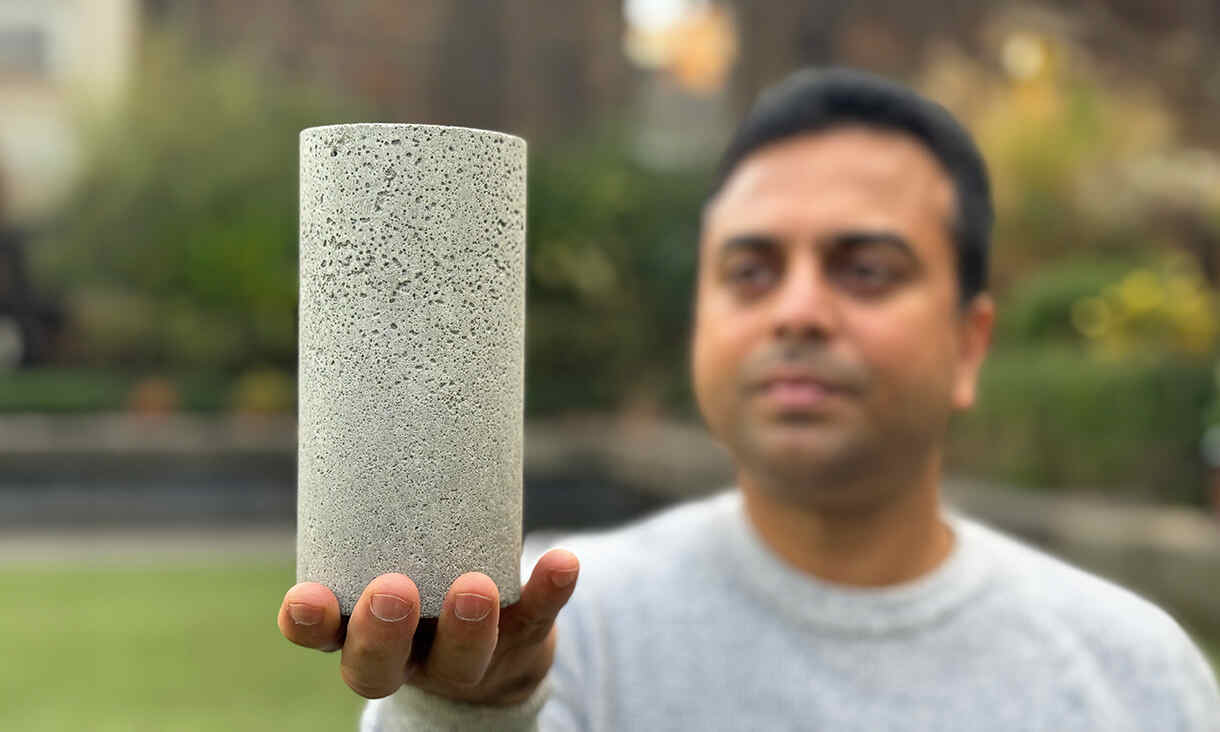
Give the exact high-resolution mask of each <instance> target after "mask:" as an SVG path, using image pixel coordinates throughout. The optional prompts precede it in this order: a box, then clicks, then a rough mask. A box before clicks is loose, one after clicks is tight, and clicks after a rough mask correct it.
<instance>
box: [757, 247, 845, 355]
mask: <svg viewBox="0 0 1220 732" xmlns="http://www.w3.org/2000/svg"><path fill="white" fill-rule="evenodd" d="M771 317H772V331H773V334H774V335H775V337H776V338H779V339H806V338H807V339H825V338H827V337H829V336H830V335H831V333H833V332H834V329H835V323H836V322H837V321H838V308H837V304H836V301H835V298H834V293H833V292H832V290H831V288H830V284H829V283H828V282H826V279H825V277H824V276H823V273H822V272H821V271H820V269H819V268H818V267H817V266H815V265H813V264H809V263H802V264H800V265H799V266H793V267H792V269H790V270H789V272H788V273H787V276H786V277H785V278H784V282H783V285H782V287H781V288H780V290H779V292H777V293H776V299H775V301H774V306H773V309H772V312H771Z"/></svg>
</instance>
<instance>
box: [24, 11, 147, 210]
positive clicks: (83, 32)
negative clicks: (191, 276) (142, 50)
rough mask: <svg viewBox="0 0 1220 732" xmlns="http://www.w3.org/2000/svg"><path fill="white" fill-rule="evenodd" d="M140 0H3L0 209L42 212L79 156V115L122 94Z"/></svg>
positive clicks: (65, 179)
mask: <svg viewBox="0 0 1220 732" xmlns="http://www.w3.org/2000/svg"><path fill="white" fill-rule="evenodd" d="M138 11H139V7H138V4H137V1H136V0H5V2H3V3H0V177H3V178H4V179H5V181H6V185H4V186H3V189H2V190H4V191H5V195H6V198H7V200H6V201H5V202H4V205H3V207H2V208H0V210H6V211H7V212H8V215H9V216H10V217H13V218H17V219H21V218H27V217H31V216H38V215H41V214H45V213H46V212H47V211H48V209H49V208H50V207H51V206H52V205H53V204H54V203H55V200H56V198H57V196H58V195H59V194H60V193H62V191H63V189H64V187H65V186H66V185H67V183H68V182H69V181H70V180H71V175H72V172H73V171H74V170H75V169H76V166H77V165H78V163H79V160H78V153H77V151H78V149H79V140H78V137H77V135H78V131H77V127H76V124H75V123H76V121H77V117H78V116H80V115H83V114H88V113H89V112H90V110H91V108H96V107H99V106H103V107H104V106H105V105H108V104H112V103H113V102H114V101H115V100H116V99H118V98H120V96H121V93H122V89H123V85H124V83H125V81H126V79H127V77H128V75H129V74H130V70H131V63H132V59H133V57H134V54H135V43H136V28H137V21H138Z"/></svg>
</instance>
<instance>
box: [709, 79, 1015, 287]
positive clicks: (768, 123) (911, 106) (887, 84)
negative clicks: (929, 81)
mask: <svg viewBox="0 0 1220 732" xmlns="http://www.w3.org/2000/svg"><path fill="white" fill-rule="evenodd" d="M843 125H864V126H869V127H880V128H883V129H890V130H896V131H899V132H905V133H908V134H910V135H912V136H914V137H915V138H916V140H918V141H919V142H921V143H923V145H924V146H925V147H926V148H927V149H928V150H930V151H931V152H932V154H933V155H934V156H935V157H936V158H937V160H939V161H940V163H941V165H942V166H944V169H945V171H946V172H947V173H948V174H949V176H950V178H952V180H953V188H954V191H955V193H956V196H955V198H956V207H955V208H956V211H955V213H954V218H953V221H952V222H951V224H950V234H951V236H952V238H953V241H954V245H955V246H956V248H957V279H958V289H959V293H960V299H961V302H962V303H966V302H969V301H970V299H971V298H973V297H974V296H975V295H977V294H978V293H979V292H981V291H983V290H985V289H986V288H987V259H988V250H989V249H990V240H991V224H992V219H993V218H994V212H993V210H992V204H991V187H990V185H989V183H988V181H987V169H986V166H985V164H984V163H983V156H982V155H981V154H980V153H979V151H978V148H977V147H975V144H974V141H973V140H972V139H971V137H970V133H968V132H967V131H966V130H965V128H963V127H962V126H961V125H960V124H959V123H958V122H957V120H955V119H954V118H953V115H951V114H950V113H949V111H948V110H946V109H945V108H944V107H942V106H940V105H939V104H937V103H935V102H933V101H930V100H928V99H925V98H924V97H921V96H920V95H919V94H917V93H916V92H914V91H913V90H911V89H909V88H908V87H906V86H903V85H901V84H898V83H895V82H893V81H889V80H887V79H884V78H882V77H880V76H876V75H875V74H870V73H866V72H863V71H856V70H852V69H844V68H829V69H803V70H801V71H797V72H796V73H794V74H792V75H791V76H789V77H788V78H787V79H785V80H783V81H782V82H780V83H779V84H776V85H775V86H773V87H771V88H770V89H767V90H766V91H764V92H763V93H762V95H761V96H759V98H758V101H757V102H756V103H755V104H754V107H753V109H751V110H750V113H749V114H748V115H747V116H746V119H745V120H744V121H743V122H742V123H741V126H739V127H738V128H737V131H736V132H735V133H734V135H733V139H732V140H731V141H730V143H729V146H728V148H727V149H726V150H725V152H724V156H723V157H722V158H721V161H720V166H719V168H718V170H717V172H716V177H715V179H714V182H713V185H712V189H711V191H710V192H709V193H708V199H709V200H710V199H711V198H712V197H714V196H715V195H716V193H717V192H718V191H719V190H720V188H721V187H722V186H723V185H724V182H725V180H726V179H727V178H728V177H729V174H730V173H732V172H733V170H734V169H735V168H736V167H737V165H738V164H739V163H741V161H742V160H743V159H745V158H746V157H748V156H749V155H750V154H751V153H753V152H754V151H755V150H757V149H758V148H760V147H763V146H764V145H767V144H769V143H772V142H776V141H778V140H782V139H784V138H787V137H791V136H793V135H797V134H801V133H805V132H816V131H820V130H825V129H828V128H831V127H836V126H843Z"/></svg>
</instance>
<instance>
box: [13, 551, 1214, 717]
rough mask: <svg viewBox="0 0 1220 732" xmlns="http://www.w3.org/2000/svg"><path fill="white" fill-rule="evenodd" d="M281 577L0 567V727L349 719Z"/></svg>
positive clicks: (333, 673) (247, 571)
mask: <svg viewBox="0 0 1220 732" xmlns="http://www.w3.org/2000/svg"><path fill="white" fill-rule="evenodd" d="M293 581H294V579H293V569H292V565H291V564H289V563H275V564H261V565H257V564H256V565H234V566H214V567H191V568H138V567H96V568H81V567H78V566H73V567H48V566H46V565H15V566H14V565H9V566H0V658H2V659H3V662H0V698H2V699H3V700H4V703H0V730H22V731H23V732H39V731H40V730H55V732H60V731H61V730H86V729H87V730H91V731H93V732H105V731H106V730H123V732H137V731H139V730H157V731H158V732H163V731H164V732H175V731H179V730H181V731H186V730H224V731H225V732H231V731H238V730H259V731H260V732H261V731H262V730H271V729H292V730H301V731H305V730H355V728H356V719H357V716H358V714H359V711H360V708H361V706H362V702H363V700H362V699H360V698H359V697H357V696H356V695H355V694H353V693H352V692H350V691H348V689H347V687H345V686H344V685H343V682H342V681H340V679H339V673H338V661H339V659H338V656H337V655H336V654H323V653H317V652H314V651H308V650H306V649H303V648H298V647H296V646H293V645H291V644H290V643H288V642H287V641H285V640H284V639H283V638H281V637H280V634H279V631H278V630H277V629H276V627H275V612H276V609H277V608H278V607H279V603H280V599H281V598H282V597H283V592H284V590H286V589H287V588H288V587H289V586H291V585H292V583H293ZM1199 640H1200V644H1201V645H1202V646H1203V648H1204V649H1205V650H1207V651H1208V652H1209V653H1210V654H1211V658H1212V661H1213V663H1214V664H1215V666H1216V668H1217V670H1218V673H1220V643H1218V642H1215V641H1206V640H1205V639H1199Z"/></svg>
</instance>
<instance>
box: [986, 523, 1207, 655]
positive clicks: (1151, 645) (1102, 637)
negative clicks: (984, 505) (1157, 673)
mask: <svg viewBox="0 0 1220 732" xmlns="http://www.w3.org/2000/svg"><path fill="white" fill-rule="evenodd" d="M970 524H971V526H972V530H974V531H976V532H978V533H979V536H980V537H981V538H982V540H983V541H984V542H985V543H986V544H987V545H988V547H989V549H990V551H991V552H992V556H993V557H994V559H995V562H994V565H993V566H994V567H995V571H996V574H997V577H996V578H995V579H997V580H998V581H997V582H996V583H995V586H996V587H997V589H998V593H997V598H996V601H997V603H998V604H999V605H1001V606H1003V607H1004V609H1003V611H1002V612H1006V613H1007V612H1015V613H1020V614H1021V615H1023V616H1024V617H1025V618H1026V619H1028V620H1029V622H1030V625H1031V626H1032V627H1034V628H1037V629H1038V630H1039V631H1040V632H1047V631H1050V632H1054V631H1055V630H1059V631H1062V636H1061V639H1062V640H1063V641H1064V642H1065V643H1072V644H1079V646H1080V647H1081V648H1080V649H1081V650H1085V651H1087V652H1090V653H1091V654H1093V655H1094V656H1096V657H1097V658H1098V660H1099V661H1100V662H1102V663H1103V664H1104V665H1107V666H1110V667H1111V668H1114V667H1116V666H1125V667H1128V668H1142V669H1147V670H1152V669H1154V668H1162V669H1164V670H1168V669H1165V668H1164V667H1165V665H1166V664H1169V665H1173V664H1175V663H1181V661H1182V659H1183V657H1184V656H1189V655H1192V654H1197V653H1198V650H1197V648H1196V647H1195V645H1194V643H1193V641H1192V640H1191V639H1190V637H1189V636H1188V635H1187V633H1186V631H1185V630H1184V629H1183V628H1182V626H1181V625H1180V624H1179V623H1178V621H1177V620H1175V619H1174V618H1173V616H1171V615H1170V614H1169V613H1168V612H1166V611H1165V610H1164V609H1163V608H1161V607H1160V606H1158V605H1156V604H1155V603H1154V602H1152V601H1151V600H1149V599H1147V598H1145V597H1143V596H1141V595H1139V594H1137V593H1136V592H1135V591H1133V590H1131V589H1128V588H1126V587H1123V586H1122V585H1119V584H1118V583H1117V582H1114V581H1111V580H1109V579H1107V578H1105V577H1102V576H1100V575H1097V574H1094V573H1092V572H1090V571H1088V570H1086V569H1084V568H1082V567H1079V566H1076V565H1074V564H1072V563H1070V562H1068V561H1065V560H1063V559H1060V558H1058V557H1056V556H1053V555H1051V554H1050V553H1048V552H1046V551H1044V550H1042V549H1039V548H1036V547H1034V546H1032V545H1030V544H1027V543H1025V542H1023V541H1021V540H1019V539H1017V538H1015V537H1012V536H1009V535H1007V534H1005V533H1002V532H1000V531H998V530H996V529H994V528H991V527H989V526H986V525H985V524H982V523H981V522H978V521H977V520H970Z"/></svg>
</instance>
